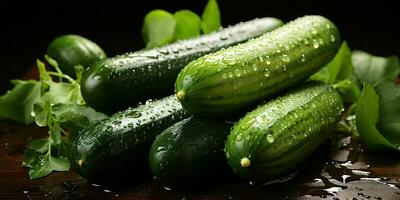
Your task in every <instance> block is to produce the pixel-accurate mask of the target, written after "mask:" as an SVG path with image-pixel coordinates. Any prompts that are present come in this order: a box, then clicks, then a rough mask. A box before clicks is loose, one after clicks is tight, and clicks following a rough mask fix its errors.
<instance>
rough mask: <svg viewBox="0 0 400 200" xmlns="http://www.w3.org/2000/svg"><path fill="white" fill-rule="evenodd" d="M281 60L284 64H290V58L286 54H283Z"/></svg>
mask: <svg viewBox="0 0 400 200" xmlns="http://www.w3.org/2000/svg"><path fill="white" fill-rule="evenodd" d="M281 59H282V61H283V62H286V63H288V62H290V58H289V56H288V55H286V54H283V55H282V58H281Z"/></svg>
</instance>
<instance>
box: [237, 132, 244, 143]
mask: <svg viewBox="0 0 400 200" xmlns="http://www.w3.org/2000/svg"><path fill="white" fill-rule="evenodd" d="M242 137H243V135H242V133H239V134H238V135H237V136H236V141H238V142H239V141H241V140H242Z"/></svg>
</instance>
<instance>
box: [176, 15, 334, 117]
mask: <svg viewBox="0 0 400 200" xmlns="http://www.w3.org/2000/svg"><path fill="white" fill-rule="evenodd" d="M340 43H341V42H340V36H339V32H338V30H337V28H336V27H335V25H334V24H333V23H332V22H331V21H329V20H328V19H326V18H324V17H321V16H305V17H302V18H299V19H296V20H294V21H292V22H289V23H288V24H286V25H284V26H282V27H279V28H277V29H275V30H273V31H271V32H269V33H266V34H264V35H263V36H261V37H258V38H256V39H252V40H250V41H248V42H245V43H242V44H239V45H236V46H233V47H230V48H227V49H223V50H220V51H218V52H215V53H212V54H208V55H205V56H203V57H201V58H199V59H197V60H195V61H193V62H191V63H189V64H188V65H187V66H186V67H185V68H184V69H183V70H182V72H181V73H180V74H179V76H178V78H177V80H176V83H175V92H176V93H177V96H178V98H179V100H180V101H181V103H182V105H183V106H184V107H185V108H187V109H189V110H190V111H191V112H192V113H194V114H198V115H209V116H218V115H226V114H228V113H233V112H235V111H238V110H240V109H244V108H246V107H248V106H251V105H253V104H255V103H257V102H260V101H261V100H263V99H267V98H271V97H272V96H273V95H275V94H277V93H278V92H282V91H283V90H285V89H287V88H289V87H291V86H293V85H296V84H297V83H299V82H301V81H303V80H305V79H307V77H308V76H310V75H311V74H313V73H315V72H316V71H318V70H319V69H320V68H321V67H322V66H324V65H325V64H327V63H328V62H329V61H330V60H331V59H332V58H333V57H334V56H335V54H336V52H337V50H338V48H339V46H340Z"/></svg>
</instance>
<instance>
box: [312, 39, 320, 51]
mask: <svg viewBox="0 0 400 200" xmlns="http://www.w3.org/2000/svg"><path fill="white" fill-rule="evenodd" d="M313 47H314V49H318V47H319V43H318V41H317V40H316V39H313Z"/></svg>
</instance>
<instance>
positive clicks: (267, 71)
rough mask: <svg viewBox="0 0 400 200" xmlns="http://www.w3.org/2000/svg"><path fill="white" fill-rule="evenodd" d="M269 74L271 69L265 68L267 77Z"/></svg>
mask: <svg viewBox="0 0 400 200" xmlns="http://www.w3.org/2000/svg"><path fill="white" fill-rule="evenodd" d="M269 75H270V71H269V70H268V68H265V70H264V76H265V77H269Z"/></svg>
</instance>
